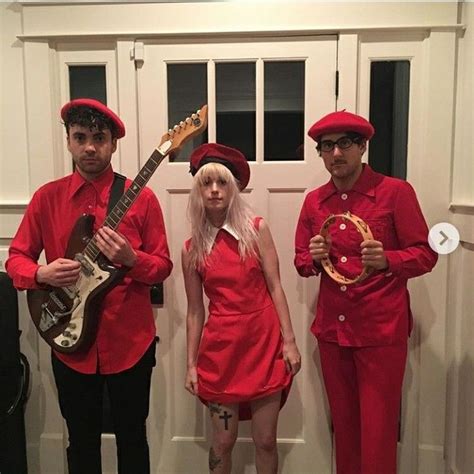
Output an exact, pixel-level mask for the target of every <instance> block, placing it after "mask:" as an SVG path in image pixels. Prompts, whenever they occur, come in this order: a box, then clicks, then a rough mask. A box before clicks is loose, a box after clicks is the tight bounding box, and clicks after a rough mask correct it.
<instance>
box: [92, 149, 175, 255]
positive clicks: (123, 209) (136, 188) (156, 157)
mask: <svg viewBox="0 0 474 474" xmlns="http://www.w3.org/2000/svg"><path fill="white" fill-rule="evenodd" d="M165 156H166V155H163V154H161V153H160V152H159V151H158V150H157V149H156V150H155V151H154V152H153V153H152V155H151V156H150V158H148V161H147V162H146V163H145V165H144V166H143V168H142V169H141V170H140V172H139V173H138V175H137V177H136V178H135V179H134V180H133V182H132V184H131V185H130V187H129V188H128V189H127V190H126V191H125V193H124V194H123V195H122V197H121V198H120V199H119V201H118V202H117V204H116V205H115V206H114V208H113V209H112V210H111V211H110V213H109V215H108V216H107V218H106V219H105V221H104V226H107V227H109V228H111V229H112V230H116V229H117V227H118V226H119V224H120V222H122V219H123V218H124V216H125V214H126V213H127V211H128V210H129V209H130V206H131V205H132V204H133V203H134V202H135V200H136V199H137V197H138V195H139V194H140V193H141V191H142V189H143V188H144V187H145V186H146V184H147V183H148V181H149V180H150V178H151V175H152V174H153V173H154V172H155V170H156V168H158V165H159V164H160V163H161V161H162V160H163V158H165ZM84 253H85V254H86V255H87V256H88V257H89V258H90V259H91V260H92V261H95V260H96V259H97V257H98V256H99V254H100V250H99V249H98V248H97V244H96V241H95V236H94V237H92V239H91V240H90V241H89V243H88V244H87V245H86V247H85V249H84Z"/></svg>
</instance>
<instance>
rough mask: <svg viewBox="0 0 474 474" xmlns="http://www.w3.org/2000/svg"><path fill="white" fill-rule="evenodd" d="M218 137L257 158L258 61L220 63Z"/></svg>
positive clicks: (219, 139) (218, 73) (218, 140)
mask: <svg viewBox="0 0 474 474" xmlns="http://www.w3.org/2000/svg"><path fill="white" fill-rule="evenodd" d="M216 109H217V116H216V137H217V142H218V143H221V144H223V145H228V146H231V147H235V148H238V149H239V150H240V151H242V153H243V154H244V155H245V157H246V158H247V160H249V161H255V147H256V130H255V63H219V64H216Z"/></svg>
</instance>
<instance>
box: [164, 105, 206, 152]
mask: <svg viewBox="0 0 474 474" xmlns="http://www.w3.org/2000/svg"><path fill="white" fill-rule="evenodd" d="M206 127H207V105H203V106H202V107H201V109H199V110H197V111H196V112H195V113H194V114H192V115H191V116H190V117H186V119H184V120H183V121H182V122H179V123H178V124H176V125H175V126H174V127H173V128H170V129H169V130H168V131H167V132H166V133H165V134H164V135H163V136H162V137H161V141H160V145H159V147H160V146H161V145H162V144H163V143H165V142H167V141H170V142H171V147H170V148H167V150H166V154H167V155H169V154H170V153H173V154H177V153H178V152H179V150H180V149H181V147H182V146H183V145H184V144H185V143H186V142H187V141H188V140H190V139H191V138H193V137H195V136H196V135H199V134H200V133H202V132H204V130H206ZM159 147H158V148H159Z"/></svg>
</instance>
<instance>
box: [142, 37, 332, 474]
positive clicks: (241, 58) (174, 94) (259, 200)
mask: <svg viewBox="0 0 474 474" xmlns="http://www.w3.org/2000/svg"><path fill="white" fill-rule="evenodd" d="M336 46H337V39H336V37H335V36H321V37H312V38H298V39H288V40H278V41H272V42H268V41H264V40H261V41H258V40H254V41H251V40H242V41H240V42H235V43H231V42H228V41H227V42H225V41H224V42H219V43H203V42H195V43H193V44H157V43H154V42H145V43H144V44H138V45H137V49H136V51H137V56H138V54H141V52H142V53H143V56H140V57H141V58H142V59H143V60H140V61H137V84H138V90H137V96H138V131H139V146H140V163H141V166H142V165H143V164H144V163H145V162H146V160H147V159H148V157H149V155H150V154H151V152H152V151H153V149H154V148H155V147H156V146H157V144H158V143H159V140H160V137H161V135H162V134H163V133H164V132H165V131H166V130H167V129H168V127H169V126H171V125H173V123H176V122H179V121H180V120H183V119H184V118H185V117H186V116H187V115H189V113H190V112H192V111H193V110H195V109H197V108H199V107H200V106H201V105H202V104H204V103H208V105H209V126H208V131H207V134H208V135H207V137H206V136H204V137H201V138H197V139H196V140H194V142H193V143H192V144H191V145H189V146H188V147H187V148H185V149H184V150H183V153H182V154H181V156H180V157H179V158H178V161H174V162H171V161H169V160H168V159H166V160H165V161H164V162H163V163H162V164H161V165H160V167H159V168H158V170H157V171H156V172H155V174H154V176H153V177H152V179H151V180H150V183H149V184H150V186H151V187H152V189H153V190H154V191H155V192H156V194H157V195H158V197H159V199H160V202H161V205H162V208H163V211H164V215H165V220H166V225H167V232H168V239H169V244H170V250H171V254H172V259H173V261H174V264H175V269H174V271H173V274H172V276H171V277H170V278H169V279H168V280H167V281H166V283H165V292H164V305H163V307H162V309H160V310H159V311H158V316H157V325H158V333H159V335H160V337H161V343H160V345H159V349H158V359H159V364H158V368H157V370H156V371H155V374H154V382H153V393H152V402H151V412H150V420H149V421H150V423H149V429H150V431H149V438H150V447H151V453H152V467H153V472H155V473H160V474H165V473H189V474H198V473H207V472H208V467H207V465H208V461H207V459H208V449H209V443H208V439H209V423H208V414H207V410H206V409H205V407H204V406H203V405H202V404H201V403H200V402H199V401H198V400H196V399H194V398H193V397H191V395H189V394H188V393H187V392H186V391H185V390H184V386H183V385H184V384H183V382H184V376H185V369H186V350H185V318H186V297H185V292H184V285H183V281H182V273H181V268H180V250H181V247H182V244H183V242H184V240H185V239H186V238H188V237H189V223H188V220H187V216H186V206H187V199H188V191H189V188H190V185H191V176H190V174H189V172H188V170H189V164H188V157H189V152H190V150H191V148H192V147H193V146H197V145H198V144H200V143H201V142H202V140H203V139H206V138H207V139H208V141H209V142H214V141H220V142H221V143H227V144H230V145H234V146H238V147H240V148H241V149H243V150H244V151H245V152H246V154H247V158H248V159H249V160H251V162H250V166H251V173H252V176H251V181H250V184H249V187H248V189H247V190H246V198H248V200H249V202H250V203H251V204H252V205H253V206H254V209H255V210H256V212H257V214H259V215H262V216H263V217H264V218H266V219H267V221H268V222H269V225H270V227H271V229H272V232H273V235H274V239H275V242H276V245H277V249H278V252H279V256H280V265H281V274H282V281H283V285H284V288H285V291H286V294H287V297H288V301H289V304H290V308H291V313H292V320H293V324H294V327H295V332H296V336H297V341H298V344H299V346H300V350H301V352H302V355H303V366H302V370H301V372H300V374H299V375H298V376H297V378H296V380H295V382H294V384H293V387H292V390H291V393H290V397H289V399H288V402H287V404H286V406H285V407H284V408H283V409H282V411H281V415H280V422H279V430H278V439H279V453H280V465H281V472H284V473H291V474H305V473H318V474H330V473H331V471H332V443H331V436H330V429H329V424H330V422H329V417H328V414H327V406H326V402H325V397H324V391H323V387H322V382H321V376H320V374H319V373H318V370H317V368H316V365H315V361H316V362H317V359H318V354H317V351H315V347H316V345H315V341H314V338H313V336H312V335H311V334H310V333H309V326H310V323H311V321H312V317H313V312H314V300H315V291H316V289H315V287H316V286H317V281H316V280H314V279H313V280H311V281H308V280H303V279H301V278H300V277H298V276H297V274H296V271H295V269H294V267H293V248H294V245H293V239H294V231H295V226H296V222H297V218H298V215H299V210H300V207H301V204H302V200H303V196H304V193H305V191H307V190H308V189H311V188H314V187H315V186H317V185H320V184H321V183H322V182H324V181H326V180H327V176H326V173H325V172H324V171H323V167H322V166H321V165H320V163H319V159H318V157H317V154H316V150H315V149H314V146H313V145H314V143H313V142H312V141H311V140H310V139H309V138H307V137H306V130H308V128H309V126H310V125H311V124H312V123H313V122H314V121H315V120H316V119H317V118H319V117H320V116H321V115H322V114H324V113H328V112H330V111H333V110H335V106H336V97H335V77H336ZM233 461H234V472H236V473H243V472H255V469H254V468H253V446H252V443H251V437H250V431H249V423H248V422H243V423H241V424H240V431H239V441H238V443H237V446H236V448H235V451H234V457H233Z"/></svg>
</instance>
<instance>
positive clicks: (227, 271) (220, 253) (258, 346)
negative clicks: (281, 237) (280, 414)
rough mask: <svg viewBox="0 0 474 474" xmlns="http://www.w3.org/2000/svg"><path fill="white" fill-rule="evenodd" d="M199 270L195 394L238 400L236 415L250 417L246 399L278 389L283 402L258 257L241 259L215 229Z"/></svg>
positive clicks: (284, 386)
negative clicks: (201, 312)
mask: <svg viewBox="0 0 474 474" xmlns="http://www.w3.org/2000/svg"><path fill="white" fill-rule="evenodd" d="M259 221H260V219H259V218H257V220H256V223H255V224H256V226H257V227H258V223H259ZM199 273H200V275H201V278H202V281H203V286H204V291H205V293H206V295H207V297H208V298H209V317H208V319H207V322H206V324H205V326H204V330H203V334H202V338H201V343H200V346H199V353H198V359H197V373H198V393H199V397H200V399H201V400H202V401H203V402H204V403H207V402H216V403H222V404H231V403H239V418H240V419H241V420H248V419H250V418H251V417H252V415H251V411H250V404H249V403H248V402H249V401H251V400H255V399H259V398H263V397H267V396H269V395H271V394H273V393H275V392H278V391H282V400H281V406H283V404H284V403H285V401H286V398H287V395H288V392H289V389H290V385H291V381H292V376H291V374H290V372H288V370H287V369H286V366H285V362H284V360H283V354H282V347H283V340H282V337H281V332H280V320H279V317H278V314H277V311H276V309H275V306H274V304H273V300H272V298H271V296H270V293H269V292H268V288H267V284H266V281H265V277H264V274H263V270H262V268H261V266H260V263H259V261H258V259H257V258H255V257H247V258H246V259H245V260H242V259H241V258H240V255H239V251H238V241H237V240H236V239H235V238H234V237H232V236H231V235H230V234H229V233H228V232H227V231H225V230H222V229H221V230H220V231H219V232H218V234H217V236H216V239H215V243H214V247H213V249H212V251H211V254H210V255H209V258H208V261H207V263H206V265H205V267H204V268H203V269H201V270H200V271H199Z"/></svg>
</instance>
